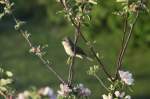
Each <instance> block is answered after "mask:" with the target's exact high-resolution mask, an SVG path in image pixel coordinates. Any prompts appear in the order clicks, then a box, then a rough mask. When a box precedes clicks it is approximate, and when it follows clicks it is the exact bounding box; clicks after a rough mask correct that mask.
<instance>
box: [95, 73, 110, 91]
mask: <svg viewBox="0 0 150 99" xmlns="http://www.w3.org/2000/svg"><path fill="white" fill-rule="evenodd" d="M95 77H96V79H97V80H98V81H99V83H100V84H101V85H102V86H103V87H104V88H105V89H106V90H107V91H108V92H109V89H108V88H107V87H106V86H105V84H104V83H103V81H102V80H101V79H100V77H98V75H97V74H95Z"/></svg>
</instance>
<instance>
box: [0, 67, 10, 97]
mask: <svg viewBox="0 0 150 99" xmlns="http://www.w3.org/2000/svg"><path fill="white" fill-rule="evenodd" d="M12 77H13V73H12V72H10V71H6V70H4V69H2V68H0V95H2V96H4V97H7V96H10V95H12V94H13V90H12V88H11V87H10V85H11V84H12V82H13V79H12Z"/></svg>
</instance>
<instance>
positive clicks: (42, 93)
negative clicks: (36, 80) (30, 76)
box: [16, 86, 56, 99]
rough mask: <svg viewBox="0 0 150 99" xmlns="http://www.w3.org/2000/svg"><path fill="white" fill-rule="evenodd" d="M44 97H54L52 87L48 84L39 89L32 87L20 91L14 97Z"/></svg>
mask: <svg viewBox="0 0 150 99" xmlns="http://www.w3.org/2000/svg"><path fill="white" fill-rule="evenodd" d="M44 97H45V98H48V99H56V95H55V94H54V91H53V89H51V88H50V87H48V86H46V87H43V88H40V89H39V90H37V89H32V90H26V91H24V92H21V93H19V94H18V96H17V97H16V99H30V98H31V99H43V98H44Z"/></svg>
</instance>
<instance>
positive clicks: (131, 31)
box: [115, 12, 139, 78]
mask: <svg viewBox="0 0 150 99" xmlns="http://www.w3.org/2000/svg"><path fill="white" fill-rule="evenodd" d="M138 17H139V12H137V13H136V17H135V19H134V21H133V23H132V24H131V25H130V30H129V33H128V35H127V38H126V41H125V44H124V46H123V49H122V51H121V53H120V59H119V65H118V67H117V70H116V77H115V78H117V75H118V71H119V70H120V69H121V67H122V61H123V58H124V54H125V52H126V50H127V47H128V44H129V41H130V38H131V36H132V33H133V29H134V27H135V24H136V22H137V19H138Z"/></svg>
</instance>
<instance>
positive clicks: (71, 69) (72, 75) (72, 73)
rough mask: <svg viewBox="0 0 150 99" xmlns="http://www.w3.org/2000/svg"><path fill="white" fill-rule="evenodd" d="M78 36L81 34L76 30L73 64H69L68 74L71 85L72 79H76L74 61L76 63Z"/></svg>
mask: <svg viewBox="0 0 150 99" xmlns="http://www.w3.org/2000/svg"><path fill="white" fill-rule="evenodd" d="M78 38H79V35H78V33H77V32H76V33H75V36H74V49H73V50H74V56H73V57H71V64H70V66H69V75H68V83H69V85H71V84H72V80H73V79H74V63H75V56H76V49H75V48H76V45H77V42H78Z"/></svg>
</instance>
